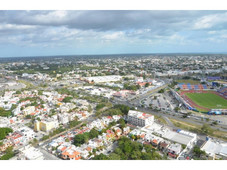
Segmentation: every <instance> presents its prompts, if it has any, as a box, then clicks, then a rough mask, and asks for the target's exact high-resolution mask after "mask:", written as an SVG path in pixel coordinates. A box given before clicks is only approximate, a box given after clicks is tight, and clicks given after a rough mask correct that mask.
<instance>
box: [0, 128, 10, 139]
mask: <svg viewBox="0 0 227 170" xmlns="http://www.w3.org/2000/svg"><path fill="white" fill-rule="evenodd" d="M11 132H13V130H12V129H11V128H0V140H2V139H5V137H6V136H7V135H8V134H9V133H11Z"/></svg>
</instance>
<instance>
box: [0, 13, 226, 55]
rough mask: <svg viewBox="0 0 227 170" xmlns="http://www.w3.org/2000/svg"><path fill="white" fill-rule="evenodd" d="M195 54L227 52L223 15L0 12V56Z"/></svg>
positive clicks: (224, 14)
mask: <svg viewBox="0 0 227 170" xmlns="http://www.w3.org/2000/svg"><path fill="white" fill-rule="evenodd" d="M196 52H201V53H226V52H227V11H206V10H201V11H195V10H193V11H176V10H170V11H168V10H164V11H161V10H153V11H147V10H136V11H130V10H125V11H117V10H108V11H107V10H100V11H98V10H87V11H78V10H76V11H75V10H73V11H72V10H68V11H44V10H40V11H37V10H33V11H27V10H26V11H25V10H19V11H13V10H10V11H7V10H1V11H0V57H17V56H48V55H83V54H123V53H196Z"/></svg>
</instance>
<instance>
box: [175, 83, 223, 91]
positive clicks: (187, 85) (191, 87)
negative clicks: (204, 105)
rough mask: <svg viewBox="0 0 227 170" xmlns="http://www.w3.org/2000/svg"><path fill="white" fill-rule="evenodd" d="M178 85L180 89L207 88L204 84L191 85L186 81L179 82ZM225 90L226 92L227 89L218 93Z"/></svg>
mask: <svg viewBox="0 0 227 170" xmlns="http://www.w3.org/2000/svg"><path fill="white" fill-rule="evenodd" d="M178 87H180V89H181V90H204V89H208V87H207V85H206V84H196V85H192V84H190V83H187V84H184V83H179V84H178ZM226 89H227V88H226ZM225 92H227V90H226V91H224V92H222V91H220V93H225Z"/></svg>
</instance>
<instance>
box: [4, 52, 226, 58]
mask: <svg viewBox="0 0 227 170" xmlns="http://www.w3.org/2000/svg"><path fill="white" fill-rule="evenodd" d="M152 54H161V55H162V54H163V55H164V54H217V55H226V54H227V52H161V53H110V54H108V53H103V54H56V55H37V56H36V55H32V56H29V55H28V56H10V57H1V56H0V58H1V59H2V58H26V57H58V56H59V57H61V56H65V57H67V56H89V55H90V56H97V55H100V56H104V55H152Z"/></svg>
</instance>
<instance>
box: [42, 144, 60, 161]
mask: <svg viewBox="0 0 227 170" xmlns="http://www.w3.org/2000/svg"><path fill="white" fill-rule="evenodd" d="M39 150H40V152H42V154H43V156H44V159H45V160H61V159H60V158H58V157H56V156H55V155H53V154H51V153H49V152H47V151H46V150H44V149H43V148H41V147H40V148H39Z"/></svg>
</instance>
